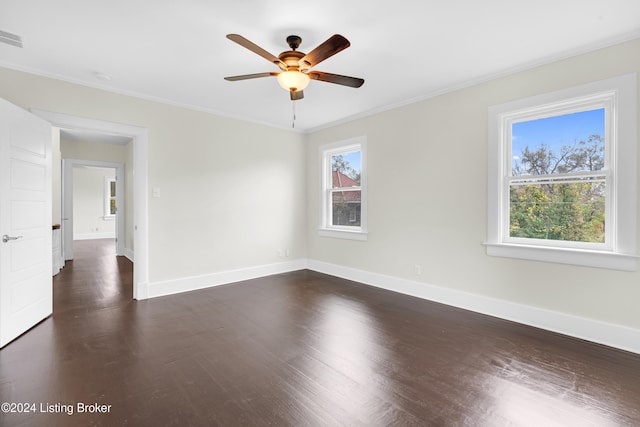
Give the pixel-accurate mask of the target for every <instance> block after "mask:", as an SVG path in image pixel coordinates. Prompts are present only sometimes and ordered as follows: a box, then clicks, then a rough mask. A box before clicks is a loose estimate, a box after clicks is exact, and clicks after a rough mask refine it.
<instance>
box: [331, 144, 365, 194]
mask: <svg viewBox="0 0 640 427" xmlns="http://www.w3.org/2000/svg"><path fill="white" fill-rule="evenodd" d="M360 158H361V153H360V151H352V152H350V153H342V154H336V155H333V156H331V181H332V186H333V188H344V187H359V186H360V174H361V161H360Z"/></svg>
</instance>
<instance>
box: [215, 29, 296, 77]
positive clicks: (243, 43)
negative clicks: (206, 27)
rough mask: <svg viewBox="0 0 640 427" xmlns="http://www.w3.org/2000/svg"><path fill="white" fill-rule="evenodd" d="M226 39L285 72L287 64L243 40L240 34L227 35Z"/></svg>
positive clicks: (250, 42)
mask: <svg viewBox="0 0 640 427" xmlns="http://www.w3.org/2000/svg"><path fill="white" fill-rule="evenodd" d="M227 38H228V39H229V40H231V41H234V42H236V43H238V44H239V45H240V46H242V47H244V48H247V49H249V50H250V51H251V52H253V53H257V54H258V55H260V56H262V57H263V58H264V59H266V60H267V61H269V62H272V63H274V64H276V65H277V66H278V67H280V68H281V69H283V70H285V71H286V70H287V64H285V63H284V62H282V61H281V60H280V59H278V57H277V56H275V55H273V54H271V53H269V52H267V51H266V50H264V49H263V48H261V47H260V46H258V45H257V44H255V43H253V42H252V41H250V40H247V39H245V38H244V37H242V36H241V35H240V34H227Z"/></svg>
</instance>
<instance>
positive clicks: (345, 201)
mask: <svg viewBox="0 0 640 427" xmlns="http://www.w3.org/2000/svg"><path fill="white" fill-rule="evenodd" d="M360 199H361V193H360V191H335V192H333V194H332V202H331V207H332V217H331V218H332V225H347V226H352V227H359V226H360V206H361V205H360Z"/></svg>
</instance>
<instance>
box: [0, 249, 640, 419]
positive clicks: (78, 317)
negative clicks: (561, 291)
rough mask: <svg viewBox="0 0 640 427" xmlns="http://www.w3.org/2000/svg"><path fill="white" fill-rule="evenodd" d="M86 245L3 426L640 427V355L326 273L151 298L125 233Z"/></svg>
mask: <svg viewBox="0 0 640 427" xmlns="http://www.w3.org/2000/svg"><path fill="white" fill-rule="evenodd" d="M75 252H76V259H75V260H74V261H73V262H72V263H68V264H67V266H66V267H65V268H64V270H63V271H62V272H61V273H60V274H59V275H58V276H56V278H55V280H54V314H53V316H52V317H51V318H49V319H47V320H45V321H44V322H42V323H41V324H39V325H37V326H36V327H35V328H33V329H32V330H30V331H29V332H27V333H26V334H25V335H23V336H22V337H20V338H18V339H17V340H16V341H15V342H13V343H11V344H9V345H8V346H7V347H5V348H4V349H2V350H1V351H0V402H12V403H14V404H18V403H27V404H33V403H35V404H36V411H35V412H32V413H0V425H2V426H88V425H98V426H190V425H192V426H536V427H539V426H545V427H546V426H638V425H640V355H636V354H632V353H627V352H624V351H619V350H615V349H611V348H607V347H604V346H600V345H596V344H592V343H587V342H583V341H580V340H577V339H572V338H569V337H565V336H561V335H558V334H554V333H550V332H545V331H541V330H538V329H535V328H530V327H527V326H522V325H518V324H514V323H511V322H507V321H503V320H499V319H495V318H492V317H489V316H483V315H479V314H475V313H471V312H467V311H464V310H460V309H455V308H451V307H447V306H444V305H440V304H436V303H431V302H428V301H424V300H420V299H417V298H412V297H408V296H405V295H400V294H396V293H392V292H388V291H384V290H381V289H376V288H372V287H368V286H364V285H360V284H356V283H353V282H349V281H347V280H342V279H338V278H335V277H331V276H327V275H323V274H319V273H315V272H311V271H298V272H293V273H287V274H281V275H277V276H271V277H267V278H262V279H256V280H250V281H246V282H243V283H241V284H234V285H227V286H219V287H216V288H210V289H205V290H200V291H195V292H190V293H185V294H180V295H174V296H168V297H163V298H156V299H151V300H146V301H139V302H136V301H133V300H132V299H131V295H132V289H131V280H132V265H131V263H130V262H129V261H128V260H126V259H124V258H116V257H115V256H114V255H112V254H113V242H112V241H108V240H107V241H81V242H76V247H75ZM78 404H87V405H89V404H98V405H110V407H107V406H105V407H102V408H101V407H99V406H91V407H88V406H87V407H85V408H84V410H85V412H80V413H78V409H83V408H82V405H80V407H78ZM41 405H44V407H41ZM43 409H44V410H45V411H44V412H43V411H42V410H43ZM48 409H50V410H49V411H48V412H46V410H48ZM69 409H71V411H69ZM87 409H105V410H108V412H106V413H97V412H93V413H92V412H87ZM68 412H72V414H71V415H69V414H68Z"/></svg>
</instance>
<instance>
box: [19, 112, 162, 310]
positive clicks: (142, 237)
mask: <svg viewBox="0 0 640 427" xmlns="http://www.w3.org/2000/svg"><path fill="white" fill-rule="evenodd" d="M31 112H32V113H33V114H35V115H37V116H39V117H41V118H43V119H45V120H47V121H48V122H49V123H51V124H52V125H53V126H55V127H59V128H64V129H75V130H80V131H89V132H96V133H103V134H106V135H120V136H128V137H130V138H131V139H132V144H133V156H132V157H133V161H132V163H133V179H132V181H133V186H132V187H133V188H132V190H133V191H132V193H133V198H132V201H133V203H132V217H133V221H132V225H133V227H132V229H133V236H132V246H133V250H132V253H131V254H130V255H131V258H132V260H133V263H134V271H133V298H134V299H138V300H140V299H146V298H148V295H149V293H148V283H149V270H148V265H149V264H148V253H149V251H148V247H149V235H148V190H147V188H148V185H147V182H148V177H147V173H148V161H147V158H148V136H147V134H148V131H147V129H146V128H143V127H139V126H134V125H128V124H122V123H113V122H107V121H103V120H97V119H91V118H85V117H79V116H72V115H68V114H62V113H55V112H50V111H44V110H36V109H34V110H31Z"/></svg>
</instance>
